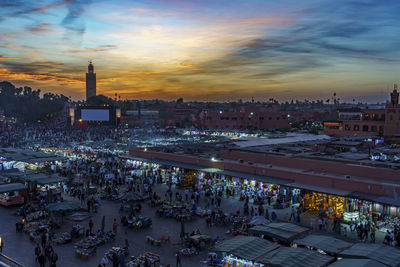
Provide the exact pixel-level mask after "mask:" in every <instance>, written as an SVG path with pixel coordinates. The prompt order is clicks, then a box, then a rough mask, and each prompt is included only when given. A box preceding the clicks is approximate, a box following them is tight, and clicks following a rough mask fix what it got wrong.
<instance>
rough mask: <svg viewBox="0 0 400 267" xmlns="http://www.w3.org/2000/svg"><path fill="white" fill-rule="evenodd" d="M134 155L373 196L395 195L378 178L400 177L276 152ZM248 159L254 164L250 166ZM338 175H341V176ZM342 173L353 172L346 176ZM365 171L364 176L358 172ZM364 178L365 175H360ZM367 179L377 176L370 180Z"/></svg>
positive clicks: (399, 173) (140, 152)
mask: <svg viewBox="0 0 400 267" xmlns="http://www.w3.org/2000/svg"><path fill="white" fill-rule="evenodd" d="M130 154H131V155H132V156H137V157H143V158H147V159H164V160H170V161H177V162H181V163H188V164H194V165H199V166H203V167H206V168H219V169H223V170H230V171H238V172H244V173H250V174H257V175H263V176H270V177H276V178H283V179H289V180H294V181H295V182H297V183H303V184H312V185H316V186H323V187H332V188H336V189H341V190H348V191H357V192H362V193H369V194H374V195H381V196H389V197H393V196H392V194H393V190H392V189H393V188H392V187H391V186H386V189H385V186H384V185H383V184H382V183H381V182H380V181H379V178H385V179H389V178H390V179H391V180H400V171H399V170H390V169H384V168H370V167H364V166H355V165H350V164H349V165H347V164H344V163H335V162H325V161H321V160H309V159H298V158H290V157H282V156H273V155H262V154H255V153H244V152H238V151H221V152H220V156H221V158H225V159H232V160H235V161H234V162H233V161H229V160H225V161H219V162H212V161H211V160H210V159H206V158H200V157H196V156H188V155H176V154H172V153H164V152H154V151H143V150H142V149H131V150H130ZM238 159H243V160H245V163H239V162H238V161H237V160H238ZM246 161H253V162H255V163H264V164H272V167H270V166H268V165H262V164H255V165H249V164H248V163H247V162H246ZM304 170H314V171H320V172H322V171H324V172H325V173H324V174H322V173H311V172H304ZM338 174H339V175H338ZM342 174H352V175H351V178H350V179H347V178H345V177H344V175H342ZM356 174H363V175H356ZM355 176H359V177H364V179H363V178H358V177H355ZM365 178H375V179H374V180H368V179H365ZM395 190H396V192H397V194H400V187H396V188H395Z"/></svg>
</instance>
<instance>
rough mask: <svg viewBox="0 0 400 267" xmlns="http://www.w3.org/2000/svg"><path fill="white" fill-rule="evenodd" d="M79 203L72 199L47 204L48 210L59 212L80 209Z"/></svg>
mask: <svg viewBox="0 0 400 267" xmlns="http://www.w3.org/2000/svg"><path fill="white" fill-rule="evenodd" d="M78 209H79V204H78V203H77V202H75V201H74V202H72V201H64V202H56V203H50V204H47V205H46V210H47V211H48V212H57V211H71V210H78Z"/></svg>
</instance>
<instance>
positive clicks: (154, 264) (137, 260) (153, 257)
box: [126, 252, 160, 267]
mask: <svg viewBox="0 0 400 267" xmlns="http://www.w3.org/2000/svg"><path fill="white" fill-rule="evenodd" d="M146 260H147V261H148V262H149V263H150V266H151V267H158V266H160V255H158V254H155V253H152V252H145V253H144V254H143V255H141V256H139V257H132V259H131V260H130V261H129V262H128V263H127V264H126V266H137V267H140V266H143V265H144V263H145V261H146Z"/></svg>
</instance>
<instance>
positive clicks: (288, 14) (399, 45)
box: [0, 0, 400, 102]
mask: <svg viewBox="0 0 400 267" xmlns="http://www.w3.org/2000/svg"><path fill="white" fill-rule="evenodd" d="M399 16H400V1H398V0H393V1H392V0H385V1H378V0H376V1H369V0H357V1H352V0H335V1H332V0H324V1H322V0H319V1H314V0H303V1H301V0H279V1H276V0H274V1H272V0H262V1H250V0H247V1H236V0H228V1H225V0H212V1H209V0H195V1H191V0H170V1H155V0H148V1H147V0H146V1H101V0H97V1H89V0H86V1H83V0H58V1H57V0H49V1H40V0H39V1H38V0H0V81H2V80H7V81H11V82H13V83H15V84H16V85H18V86H24V85H29V86H31V87H33V88H34V89H37V88H40V89H42V91H46V92H47V91H52V92H55V93H63V94H65V95H66V96H71V97H72V98H73V99H76V100H78V99H83V98H84V97H85V94H84V92H85V72H86V71H87V64H88V60H90V59H92V60H93V63H94V66H95V72H96V73H97V92H98V94H105V95H108V96H113V95H114V93H118V94H120V95H121V98H122V99H155V98H159V99H168V100H169V99H177V98H179V97H183V98H184V100H201V101H205V100H213V101H233V100H238V99H240V98H241V99H243V100H249V99H251V98H252V97H254V99H256V100H260V101H263V100H268V99H269V98H275V99H278V100H291V99H300V100H303V99H305V98H308V99H326V98H329V96H331V95H332V94H333V92H336V93H337V95H338V97H340V98H341V99H343V100H350V101H351V99H353V98H356V99H357V100H360V101H371V102H376V101H383V100H386V99H387V98H388V91H389V90H388V88H389V89H390V90H391V89H392V87H393V83H397V82H398V83H400V19H399Z"/></svg>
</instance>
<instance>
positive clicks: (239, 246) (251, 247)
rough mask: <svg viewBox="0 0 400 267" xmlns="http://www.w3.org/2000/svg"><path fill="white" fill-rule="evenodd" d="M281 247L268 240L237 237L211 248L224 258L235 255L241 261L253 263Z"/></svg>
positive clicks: (253, 237)
mask: <svg viewBox="0 0 400 267" xmlns="http://www.w3.org/2000/svg"><path fill="white" fill-rule="evenodd" d="M279 247H280V246H279V245H278V244H276V243H273V242H270V241H268V240H265V239H262V238H258V237H255V236H237V237H234V238H231V239H228V240H224V241H222V242H221V243H220V244H218V245H216V246H214V247H213V248H211V250H212V251H215V252H219V253H222V256H223V258H224V257H225V256H227V255H234V256H236V257H239V258H240V259H246V260H249V261H253V260H255V259H257V258H258V257H260V256H261V255H262V254H265V253H267V252H270V251H273V250H275V249H277V248H279Z"/></svg>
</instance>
